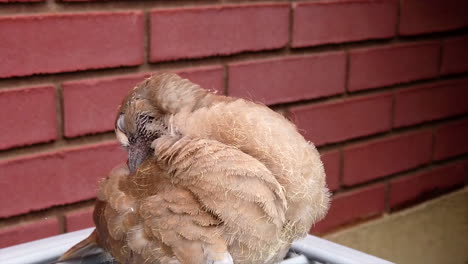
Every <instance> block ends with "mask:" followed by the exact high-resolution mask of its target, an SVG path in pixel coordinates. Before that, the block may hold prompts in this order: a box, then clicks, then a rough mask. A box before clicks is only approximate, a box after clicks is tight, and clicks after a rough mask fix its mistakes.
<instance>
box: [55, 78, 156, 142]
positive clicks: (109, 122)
mask: <svg viewBox="0 0 468 264" xmlns="http://www.w3.org/2000/svg"><path fill="white" fill-rule="evenodd" d="M146 76H147V75H144V74H137V75H127V76H119V77H112V78H99V79H88V80H80V81H71V82H66V83H64V84H63V85H62V87H63V112H64V134H65V136H66V137H76V136H79V135H84V134H92V133H99V132H105V131H111V130H113V129H114V125H115V123H114V122H115V115H116V113H117V109H118V106H119V105H120V103H121V102H122V100H123V98H124V97H125V95H127V93H128V91H130V90H131V89H132V88H133V87H135V85H136V84H137V83H139V82H141V81H142V80H144V78H145V77H146Z"/></svg>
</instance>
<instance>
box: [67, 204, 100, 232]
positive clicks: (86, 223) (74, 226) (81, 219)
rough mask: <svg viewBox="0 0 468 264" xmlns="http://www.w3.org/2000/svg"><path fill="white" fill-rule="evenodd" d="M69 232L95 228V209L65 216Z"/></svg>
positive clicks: (73, 212) (74, 212) (82, 210)
mask: <svg viewBox="0 0 468 264" xmlns="http://www.w3.org/2000/svg"><path fill="white" fill-rule="evenodd" d="M65 223H66V226H67V232H72V231H77V230H80V229H85V228H88V227H93V226H94V222H93V208H87V209H81V210H79V211H72V212H69V213H67V214H65Z"/></svg>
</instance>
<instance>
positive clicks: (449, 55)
mask: <svg viewBox="0 0 468 264" xmlns="http://www.w3.org/2000/svg"><path fill="white" fill-rule="evenodd" d="M466 47H468V37H462V38H454V39H447V40H445V41H444V51H443V53H442V55H443V57H442V73H443V74H451V73H462V72H467V71H468V50H467V48H466Z"/></svg>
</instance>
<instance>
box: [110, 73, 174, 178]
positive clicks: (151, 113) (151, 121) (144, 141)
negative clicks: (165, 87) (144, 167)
mask: <svg viewBox="0 0 468 264" xmlns="http://www.w3.org/2000/svg"><path fill="white" fill-rule="evenodd" d="M152 89H157V87H153V86H152V85H149V82H148V81H144V82H143V83H141V84H139V85H138V86H137V87H135V89H133V90H132V91H131V92H130V93H129V94H128V95H127V96H126V97H125V98H124V100H123V102H122V104H121V106H120V108H119V112H118V115H117V118H116V121H115V134H116V136H117V139H118V141H119V142H120V144H121V145H122V146H123V147H124V148H125V149H126V150H127V152H128V167H129V169H130V172H131V173H134V172H135V171H136V170H137V168H138V166H139V165H140V164H141V163H142V162H143V161H145V160H146V159H147V158H149V157H150V156H151V155H152V154H153V150H152V148H151V143H152V142H153V141H154V140H155V139H157V138H158V137H159V136H161V135H162V134H163V133H164V131H165V130H166V129H167V125H166V124H165V121H164V120H165V116H166V115H165V112H164V111H163V110H162V109H161V107H160V106H159V104H158V102H157V101H156V100H154V98H153V97H152V93H151V90H152Z"/></svg>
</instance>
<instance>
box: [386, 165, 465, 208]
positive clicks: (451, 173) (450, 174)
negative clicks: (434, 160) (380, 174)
mask: <svg viewBox="0 0 468 264" xmlns="http://www.w3.org/2000/svg"><path fill="white" fill-rule="evenodd" d="M467 171H468V162H466V161H464V162H458V163H455V164H450V165H447V166H444V167H441V168H437V169H433V170H431V171H427V172H423V173H418V174H414V175H408V176H405V177H403V178H398V179H395V180H393V181H391V182H390V191H389V205H390V207H391V208H396V207H401V206H405V205H408V204H411V203H412V202H414V201H418V199H424V198H430V197H431V196H433V195H434V194H437V193H440V192H441V191H443V190H445V189H450V188H453V187H455V186H457V185H458V186H460V185H463V182H464V180H465V176H466V173H467Z"/></svg>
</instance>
